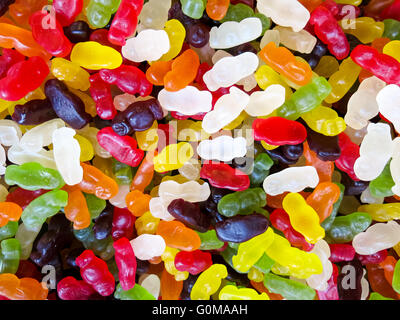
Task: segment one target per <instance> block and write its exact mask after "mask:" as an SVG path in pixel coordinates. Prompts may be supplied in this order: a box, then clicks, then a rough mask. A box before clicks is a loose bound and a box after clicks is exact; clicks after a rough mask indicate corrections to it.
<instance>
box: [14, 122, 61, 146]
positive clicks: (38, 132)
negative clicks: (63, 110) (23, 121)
mask: <svg viewBox="0 0 400 320" xmlns="http://www.w3.org/2000/svg"><path fill="white" fill-rule="evenodd" d="M62 127H65V123H64V121H62V120H61V119H54V120H50V121H47V122H44V123H42V124H40V125H38V126H36V127H34V128H32V129H31V130H29V131H28V132H26V133H25V134H24V135H23V136H22V138H21V140H20V141H19V145H20V146H21V148H23V149H24V150H26V151H31V152H37V151H40V150H41V149H42V148H43V147H47V146H48V145H50V144H51V143H52V136H53V132H54V131H55V130H57V129H59V128H62Z"/></svg>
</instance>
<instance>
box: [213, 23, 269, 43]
mask: <svg viewBox="0 0 400 320" xmlns="http://www.w3.org/2000/svg"><path fill="white" fill-rule="evenodd" d="M261 32H262V24H261V21H260V19H259V18H256V17H251V18H246V19H243V20H242V21H240V22H235V21H227V22H224V23H222V24H221V25H220V26H219V27H212V28H211V30H210V47H211V48H213V49H228V48H232V47H236V46H238V45H240V44H243V43H246V42H250V41H252V40H254V39H257V38H258V37H259V36H260V35H261Z"/></svg>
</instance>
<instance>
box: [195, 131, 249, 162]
mask: <svg viewBox="0 0 400 320" xmlns="http://www.w3.org/2000/svg"><path fill="white" fill-rule="evenodd" d="M246 152H247V148H246V139H245V138H243V137H237V138H232V137H228V136H220V137H217V138H215V139H212V140H203V141H201V142H200V143H199V145H198V147H197V153H198V154H199V156H200V157H201V158H203V159H205V160H213V159H214V160H220V161H230V160H232V159H233V158H239V157H243V156H244V155H245V154H246Z"/></svg>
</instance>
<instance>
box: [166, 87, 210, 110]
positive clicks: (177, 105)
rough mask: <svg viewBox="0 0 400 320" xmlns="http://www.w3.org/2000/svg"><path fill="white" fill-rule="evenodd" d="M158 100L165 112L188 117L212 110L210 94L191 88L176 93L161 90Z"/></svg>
mask: <svg viewBox="0 0 400 320" xmlns="http://www.w3.org/2000/svg"><path fill="white" fill-rule="evenodd" d="M158 100H159V101H160V104H161V106H162V107H163V108H164V109H165V110H168V111H176V112H179V113H181V114H184V115H188V116H191V115H194V114H197V113H202V112H209V111H210V110H211V108H212V104H211V102H212V95H211V93H210V92H209V91H200V90H199V89H197V88H196V87H192V86H187V87H185V88H184V89H182V90H179V91H176V92H171V91H167V90H165V89H162V90H161V91H160V93H159V94H158Z"/></svg>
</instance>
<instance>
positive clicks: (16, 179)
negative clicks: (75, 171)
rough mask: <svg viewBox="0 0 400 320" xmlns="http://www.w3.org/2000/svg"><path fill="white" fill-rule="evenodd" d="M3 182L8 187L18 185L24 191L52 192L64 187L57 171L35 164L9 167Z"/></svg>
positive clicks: (29, 163)
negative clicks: (43, 190)
mask: <svg viewBox="0 0 400 320" xmlns="http://www.w3.org/2000/svg"><path fill="white" fill-rule="evenodd" d="M5 180H6V183H7V184H8V185H15V184H16V185H18V186H19V187H21V188H23V189H26V190H31V191H34V190H39V189H45V190H52V189H58V188H61V187H62V186H64V185H65V182H64V180H63V178H62V177H61V175H60V173H59V172H58V171H57V170H54V169H50V168H45V167H43V166H42V165H41V164H40V163H37V162H27V163H24V164H22V165H19V166H18V165H10V166H8V167H7V169H6V174H5Z"/></svg>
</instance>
